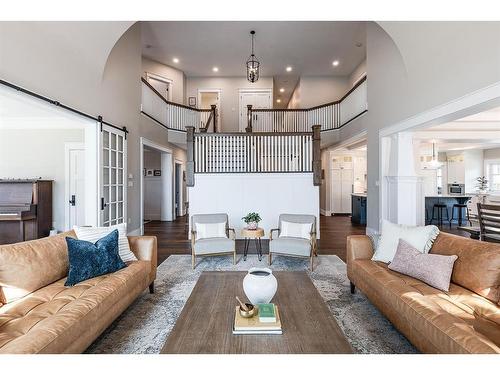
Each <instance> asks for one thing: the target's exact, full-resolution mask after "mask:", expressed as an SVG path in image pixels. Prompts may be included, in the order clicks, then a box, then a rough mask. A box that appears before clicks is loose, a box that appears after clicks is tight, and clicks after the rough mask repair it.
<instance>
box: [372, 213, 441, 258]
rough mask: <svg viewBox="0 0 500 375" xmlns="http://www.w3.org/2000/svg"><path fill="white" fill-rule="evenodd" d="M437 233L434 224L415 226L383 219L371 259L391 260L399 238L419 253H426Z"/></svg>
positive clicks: (437, 230)
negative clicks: (380, 232)
mask: <svg viewBox="0 0 500 375" xmlns="http://www.w3.org/2000/svg"><path fill="white" fill-rule="evenodd" d="M438 234H439V229H438V227H436V226H435V225H427V226H425V227H416V226H409V225H402V224H394V223H391V222H389V221H387V220H383V221H382V234H381V236H380V239H379V241H378V244H377V247H376V248H375V254H373V258H372V259H373V260H376V261H379V262H384V263H389V262H392V259H393V258H394V255H395V254H396V250H397V248H398V243H399V240H400V239H402V240H405V241H406V242H408V243H409V244H410V245H411V246H413V247H414V248H415V249H417V250H418V251H420V252H421V253H428V252H429V250H430V249H431V247H432V243H433V242H434V240H435V239H436V237H437V235H438Z"/></svg>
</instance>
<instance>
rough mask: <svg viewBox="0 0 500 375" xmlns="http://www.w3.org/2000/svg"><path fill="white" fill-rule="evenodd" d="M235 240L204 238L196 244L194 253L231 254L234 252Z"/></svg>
mask: <svg viewBox="0 0 500 375" xmlns="http://www.w3.org/2000/svg"><path fill="white" fill-rule="evenodd" d="M234 246H235V245H234V240H231V239H229V238H226V237H222V238H203V239H201V240H197V241H195V243H194V253H195V254H196V255H204V254H216V253H229V252H232V251H234Z"/></svg>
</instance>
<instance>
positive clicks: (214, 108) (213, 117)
mask: <svg viewBox="0 0 500 375" xmlns="http://www.w3.org/2000/svg"><path fill="white" fill-rule="evenodd" d="M211 107H212V121H213V122H214V133H217V106H216V105H215V104H212V105H211Z"/></svg>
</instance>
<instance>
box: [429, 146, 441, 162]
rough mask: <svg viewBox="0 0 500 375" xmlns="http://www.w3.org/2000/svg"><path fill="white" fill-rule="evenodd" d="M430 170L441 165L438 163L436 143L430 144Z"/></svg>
mask: <svg viewBox="0 0 500 375" xmlns="http://www.w3.org/2000/svg"><path fill="white" fill-rule="evenodd" d="M429 166H430V167H431V168H435V169H437V168H439V167H441V163H440V162H439V161H438V158H437V153H436V142H432V160H431V161H430V163H429Z"/></svg>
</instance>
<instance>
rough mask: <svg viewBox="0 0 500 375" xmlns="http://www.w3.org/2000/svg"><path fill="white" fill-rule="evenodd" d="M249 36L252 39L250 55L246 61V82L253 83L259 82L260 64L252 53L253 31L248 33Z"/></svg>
mask: <svg viewBox="0 0 500 375" xmlns="http://www.w3.org/2000/svg"><path fill="white" fill-rule="evenodd" d="M250 35H251V38H252V54H251V55H250V57H249V58H248V60H247V80H248V82H251V83H254V82H257V81H258V80H259V69H260V62H259V60H257V57H255V54H254V51H253V43H254V37H255V31H254V30H252V31H250Z"/></svg>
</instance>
